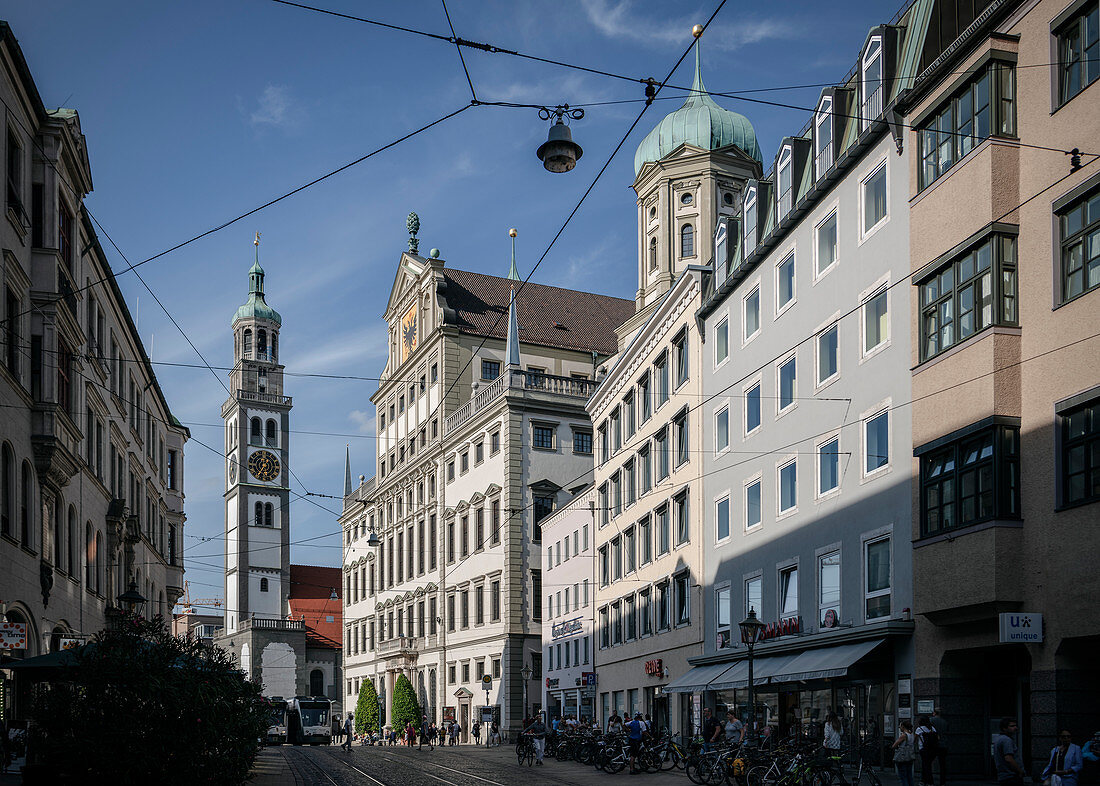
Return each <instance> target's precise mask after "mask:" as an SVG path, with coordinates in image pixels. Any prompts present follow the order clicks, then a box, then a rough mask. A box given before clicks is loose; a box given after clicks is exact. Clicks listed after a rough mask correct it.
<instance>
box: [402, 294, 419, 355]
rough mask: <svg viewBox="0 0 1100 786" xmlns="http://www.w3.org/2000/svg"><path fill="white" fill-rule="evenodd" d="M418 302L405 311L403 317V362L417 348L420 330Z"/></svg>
mask: <svg viewBox="0 0 1100 786" xmlns="http://www.w3.org/2000/svg"><path fill="white" fill-rule="evenodd" d="M416 322H417V320H416V304H415V303H414V304H413V306H412V307H411V308H410V309H409V310H408V311H406V312H405V316H403V317H402V318H401V360H402V362H403V361H404V360H405V358H407V357H408V356H409V355H411V354H412V352H413V350H414V349H416V345H417V343H418V339H419V332H418V329H417V324H416Z"/></svg>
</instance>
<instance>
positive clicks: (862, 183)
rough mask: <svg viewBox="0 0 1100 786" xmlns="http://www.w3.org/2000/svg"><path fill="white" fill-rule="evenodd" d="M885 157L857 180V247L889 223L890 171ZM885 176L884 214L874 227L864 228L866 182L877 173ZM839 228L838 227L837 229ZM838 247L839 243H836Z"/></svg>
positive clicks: (864, 171)
mask: <svg viewBox="0 0 1100 786" xmlns="http://www.w3.org/2000/svg"><path fill="white" fill-rule="evenodd" d="M886 164H887V159H886V158H885V157H883V158H880V159H877V160H876V161H875V162H873V163H872V164H871V165H870V166H869V167H867V168H866V169H864V170H863V173H862V174H861V175H860V178H859V217H858V220H859V245H863V244H864V243H865V242H866V241H867V240H868V239H869V238H870V237H871V236H872V235H874V234H875V233H876V232H878V231H879V230H880V229H882V228H883V227H884V226H886V225H887V224H889V223H890V171H889V168H888V167H887V165H886ZM880 171H881V172H883V173H884V174H885V175H886V187H885V188H886V213H885V214H884V215H883V216H882V218H880V219H879V220H878V222H877V223H876V224H874V226H869V227H868V226H864V225H863V219H864V217H865V216H866V215H867V213H866V207H865V204H864V203H865V201H866V194H867V182H868V181H869V180H870V179H871V178H872V177H874V176H875V175H877V174H878V173H879V172H880ZM838 228H839V227H838ZM837 245H838V246H839V241H838V243H837Z"/></svg>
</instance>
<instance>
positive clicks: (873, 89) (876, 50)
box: [860, 36, 882, 128]
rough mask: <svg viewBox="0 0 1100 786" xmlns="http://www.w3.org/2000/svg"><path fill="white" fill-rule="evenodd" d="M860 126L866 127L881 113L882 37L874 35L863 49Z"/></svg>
mask: <svg viewBox="0 0 1100 786" xmlns="http://www.w3.org/2000/svg"><path fill="white" fill-rule="evenodd" d="M860 85H861V87H862V92H861V98H862V110H863V111H862V112H861V113H860V117H861V118H862V120H861V127H862V128H866V127H867V124H868V123H870V122H871V121H872V120H877V119H878V117H879V115H881V114H882V38H881V37H879V36H876V37H874V38H872V39H871V40H870V41H869V42H868V43H867V48H866V49H865V50H864V51H863V63H862V79H861V80H860Z"/></svg>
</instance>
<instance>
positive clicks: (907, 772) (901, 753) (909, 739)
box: [893, 720, 917, 786]
mask: <svg viewBox="0 0 1100 786" xmlns="http://www.w3.org/2000/svg"><path fill="white" fill-rule="evenodd" d="M898 728H899V729H901V733H900V734H898V738H897V739H896V740H894V745H893V749H894V766H895V767H896V768H897V771H898V780H899V781H901V786H913V762H914V761H916V760H917V751H916V744H917V739H916V736H915V735H914V734H913V724H912V723H910V722H909V721H907V720H903V721H902V722H901V723H899V724H898Z"/></svg>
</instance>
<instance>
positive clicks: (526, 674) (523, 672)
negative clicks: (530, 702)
mask: <svg viewBox="0 0 1100 786" xmlns="http://www.w3.org/2000/svg"><path fill="white" fill-rule="evenodd" d="M519 676H520V677H522V678H523V720H524V721H526V720H527V682H528V681H529V680H530V679H531V667H530V666H529V665H528V664H526V663H524V664H523V668H522V669H520V670H519Z"/></svg>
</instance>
